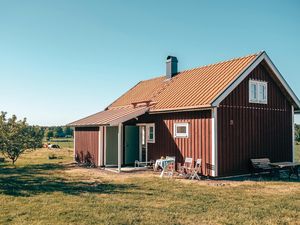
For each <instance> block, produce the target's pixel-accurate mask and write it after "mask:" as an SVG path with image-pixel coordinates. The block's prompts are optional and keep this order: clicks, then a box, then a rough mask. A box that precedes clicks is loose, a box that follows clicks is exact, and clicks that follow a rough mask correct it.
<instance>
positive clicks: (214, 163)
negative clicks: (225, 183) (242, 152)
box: [211, 107, 218, 177]
mask: <svg viewBox="0 0 300 225" xmlns="http://www.w3.org/2000/svg"><path fill="white" fill-rule="evenodd" d="M211 112H212V117H211V127H212V129H211V131H212V134H211V137H212V138H211V151H212V152H211V159H212V162H211V164H212V176H213V177H217V176H218V141H217V140H218V137H217V134H218V132H217V125H218V122H217V112H218V108H217V107H215V108H213V109H212V111H211Z"/></svg>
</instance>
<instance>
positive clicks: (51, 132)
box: [43, 126, 73, 140]
mask: <svg viewBox="0 0 300 225" xmlns="http://www.w3.org/2000/svg"><path fill="white" fill-rule="evenodd" d="M43 128H44V130H45V138H46V139H47V140H49V139H51V138H68V137H73V128H71V127H66V126H53V127H43Z"/></svg>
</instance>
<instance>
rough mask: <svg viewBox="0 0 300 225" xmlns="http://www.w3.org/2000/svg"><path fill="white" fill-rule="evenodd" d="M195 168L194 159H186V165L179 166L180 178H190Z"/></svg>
mask: <svg viewBox="0 0 300 225" xmlns="http://www.w3.org/2000/svg"><path fill="white" fill-rule="evenodd" d="M192 168H193V158H189V157H186V158H185V160H184V164H183V165H181V164H178V173H179V176H183V177H190V175H191V171H192Z"/></svg>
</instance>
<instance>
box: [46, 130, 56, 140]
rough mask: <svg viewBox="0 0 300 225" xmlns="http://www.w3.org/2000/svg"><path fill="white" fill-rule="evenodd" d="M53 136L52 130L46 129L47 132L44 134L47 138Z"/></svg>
mask: <svg viewBox="0 0 300 225" xmlns="http://www.w3.org/2000/svg"><path fill="white" fill-rule="evenodd" d="M53 136H54V133H53V130H47V134H46V137H47V139H48V140H49V139H50V138H53Z"/></svg>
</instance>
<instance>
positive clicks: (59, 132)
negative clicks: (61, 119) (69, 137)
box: [54, 127, 65, 138]
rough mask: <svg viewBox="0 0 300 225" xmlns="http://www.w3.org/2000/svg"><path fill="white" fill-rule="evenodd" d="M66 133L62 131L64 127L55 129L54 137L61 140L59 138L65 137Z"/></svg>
mask: <svg viewBox="0 0 300 225" xmlns="http://www.w3.org/2000/svg"><path fill="white" fill-rule="evenodd" d="M64 136H65V133H64V131H63V129H62V127H55V128H54V137H56V138H59V137H64Z"/></svg>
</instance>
